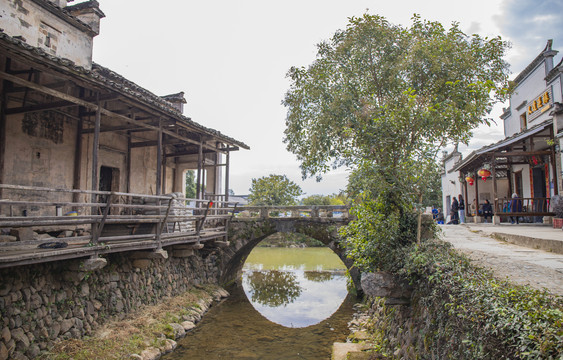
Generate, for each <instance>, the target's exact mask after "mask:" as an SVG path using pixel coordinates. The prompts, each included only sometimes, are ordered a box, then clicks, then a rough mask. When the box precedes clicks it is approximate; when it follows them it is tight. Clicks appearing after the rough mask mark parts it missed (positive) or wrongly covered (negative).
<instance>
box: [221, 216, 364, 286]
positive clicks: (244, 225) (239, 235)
mask: <svg viewBox="0 0 563 360" xmlns="http://www.w3.org/2000/svg"><path fill="white" fill-rule="evenodd" d="M253 214H254V216H252V215H253ZM349 221H350V216H349V214H348V208H347V207H345V206H320V205H319V206H292V207H245V208H244V211H243V212H242V213H238V216H236V217H233V218H232V219H231V221H230V224H229V229H228V234H229V241H228V242H225V243H224V244H223V245H224V247H223V248H222V252H221V255H222V256H221V262H222V266H221V268H222V272H221V278H220V282H221V283H229V282H232V281H235V280H237V279H238V278H239V277H240V274H241V271H242V267H243V265H244V262H245V261H246V258H247V257H248V255H249V254H250V252H251V251H252V249H254V247H256V245H258V244H259V243H260V242H261V241H262V240H264V239H265V238H266V237H268V236H270V235H272V234H275V233H277V232H281V233H288V232H292V233H300V234H303V235H306V236H309V237H311V238H313V239H315V240H318V241H320V242H322V243H323V244H325V245H326V246H327V247H329V248H330V249H331V250H332V251H333V252H334V253H335V254H336V255H338V257H339V258H340V259H341V260H342V262H343V263H344V265H345V266H346V268H347V269H348V272H349V274H350V276H351V279H352V281H353V283H354V286H355V287H356V290H357V291H358V293H361V285H360V272H359V271H358V269H357V268H355V267H354V266H353V260H351V259H349V258H348V257H347V256H346V254H345V252H344V249H343V247H342V246H341V245H340V238H339V236H338V229H339V228H340V227H341V226H343V225H346V224H348V222H349Z"/></svg>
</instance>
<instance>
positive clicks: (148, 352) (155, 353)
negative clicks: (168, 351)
mask: <svg viewBox="0 0 563 360" xmlns="http://www.w3.org/2000/svg"><path fill="white" fill-rule="evenodd" d="M160 355H161V353H160V350H158V349H157V348H154V347H150V348H147V349H145V350H143V352H141V359H143V360H158V359H160Z"/></svg>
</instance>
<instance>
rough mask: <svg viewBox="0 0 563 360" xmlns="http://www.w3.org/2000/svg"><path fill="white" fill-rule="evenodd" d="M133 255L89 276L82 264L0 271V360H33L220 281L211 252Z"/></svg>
mask: <svg viewBox="0 0 563 360" xmlns="http://www.w3.org/2000/svg"><path fill="white" fill-rule="evenodd" d="M132 254H135V253H134V252H133V253H121V254H111V255H109V256H108V257H107V262H108V265H107V266H105V267H103V268H101V269H98V270H90V271H84V269H85V267H84V260H74V261H64V262H62V261H60V262H53V263H46V264H36V265H29V266H20V267H15V268H12V269H2V270H0V279H1V281H0V312H1V317H0V360H5V359H32V358H34V357H36V356H37V355H39V354H40V352H42V351H44V350H46V349H48V348H50V347H51V346H52V345H53V344H54V342H56V341H58V340H59V339H68V338H81V337H83V336H85V335H90V334H92V331H93V329H95V328H96V327H98V326H99V325H100V324H102V323H104V322H105V321H106V320H107V319H109V318H117V319H121V318H123V317H124V316H125V314H127V313H130V312H132V311H134V310H137V309H139V308H140V307H141V306H143V305H148V304H156V303H157V302H159V301H161V300H162V299H163V298H164V297H170V296H175V295H178V294H181V293H183V292H185V291H186V290H188V288H189V287H190V286H193V285H197V284H200V283H217V279H218V278H219V273H220V270H219V268H218V266H217V263H218V259H217V256H216V255H214V254H213V253H211V254H209V253H208V252H205V253H203V254H205V255H203V256H202V254H201V253H200V252H199V251H195V253H194V254H187V253H186V254H182V255H193V256H186V257H174V256H170V257H168V258H166V259H164V258H162V257H155V258H152V259H147V258H143V259H139V258H136V257H138V256H132ZM139 261H144V263H143V264H141V265H143V266H139V264H138V263H139ZM145 263H146V264H145ZM135 265H137V266H135ZM94 269H95V267H94Z"/></svg>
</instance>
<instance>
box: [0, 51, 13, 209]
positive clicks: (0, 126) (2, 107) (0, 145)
mask: <svg viewBox="0 0 563 360" xmlns="http://www.w3.org/2000/svg"><path fill="white" fill-rule="evenodd" d="M10 63H11V59H10V58H6V64H5V70H6V72H7V71H9V70H10ZM7 87H8V81H7V80H4V81H3V82H2V98H1V99H0V102H1V104H0V184H3V183H4V180H5V179H4V162H5V159H4V158H5V156H6V101H7V99H6V88H7ZM3 192H4V191H3V189H1V188H0V199H2V198H3ZM2 213H3V211H2V206H0V214H2Z"/></svg>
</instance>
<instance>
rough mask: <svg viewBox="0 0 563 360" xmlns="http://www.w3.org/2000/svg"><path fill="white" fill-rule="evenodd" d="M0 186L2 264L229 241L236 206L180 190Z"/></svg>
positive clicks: (0, 254) (3, 265)
mask: <svg viewBox="0 0 563 360" xmlns="http://www.w3.org/2000/svg"><path fill="white" fill-rule="evenodd" d="M0 190H2V197H1V198H0V211H1V214H2V215H0V231H2V235H1V236H0V268H5V267H10V266H16V265H25V264H32V263H39V262H46V261H55V260H63V259H70V258H79V257H88V256H89V257H94V256H96V257H97V256H99V255H102V254H108V253H113V252H125V251H132V250H150V249H153V250H155V249H161V248H163V247H167V246H172V245H179V244H184V245H193V246H194V248H199V247H201V246H202V243H204V242H207V241H216V240H226V238H227V229H228V222H229V219H230V218H231V217H232V216H233V210H234V208H235V207H234V206H230V205H231V204H229V203H227V202H220V201H218V202H211V201H209V200H198V199H186V198H184V197H182V196H177V194H174V195H162V196H155V195H146V194H131V193H119V192H103V191H87V190H66V189H50V188H41V187H31V186H18V185H7V184H0ZM180 195H181V194H180ZM28 199H34V200H28ZM35 199H38V200H35ZM76 199H80V200H79V201H76ZM102 200H103V201H102ZM10 234H11V235H10Z"/></svg>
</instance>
